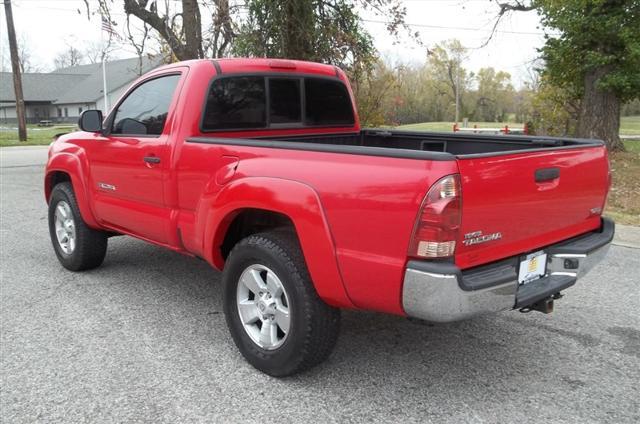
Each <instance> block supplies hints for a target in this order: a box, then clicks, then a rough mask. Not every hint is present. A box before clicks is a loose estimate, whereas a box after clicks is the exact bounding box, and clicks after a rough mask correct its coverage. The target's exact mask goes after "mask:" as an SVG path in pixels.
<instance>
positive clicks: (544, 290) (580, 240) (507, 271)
mask: <svg viewBox="0 0 640 424" xmlns="http://www.w3.org/2000/svg"><path fill="white" fill-rule="evenodd" d="M614 229H615V225H614V223H613V221H610V220H608V219H603V224H602V227H601V228H600V230H599V231H595V232H592V233H588V234H586V235H583V236H579V237H576V238H573V239H570V240H567V241H565V242H561V243H558V244H555V245H552V246H548V247H546V248H544V249H543V250H544V251H545V252H547V255H548V257H547V274H546V275H545V276H544V277H543V278H541V279H540V280H536V281H534V282H531V283H529V284H527V285H525V286H521V287H527V286H528V287H527V289H526V293H525V290H522V291H521V292H520V294H521V298H520V299H519V288H520V286H519V285H518V264H519V259H520V258H519V257H513V258H509V259H506V260H503V261H500V262H498V263H495V264H492V265H488V266H483V267H478V268H474V269H472V270H465V271H461V270H460V269H459V268H457V267H456V266H455V265H453V264H448V263H439V262H435V263H434V262H428V261H410V262H409V264H408V265H407V269H406V271H405V275H404V285H403V289H402V305H403V308H404V311H405V312H406V314H407V315H408V316H410V317H413V318H419V319H423V320H426V321H432V322H451V321H458V320H462V319H466V318H470V317H473V316H476V315H481V314H486V313H490V312H499V311H505V310H509V309H513V308H515V307H518V308H522V307H525V306H529V304H532V303H533V302H535V301H537V300H540V299H542V298H545V297H548V296H549V295H550V294H553V292H556V290H557V291H560V290H564V289H565V288H567V287H570V286H572V285H573V284H575V282H576V280H577V278H578V277H582V276H583V275H585V274H586V273H587V272H588V271H590V270H591V269H592V268H593V266H594V265H596V264H597V263H598V262H600V261H601V260H602V259H603V258H604V257H605V256H606V254H607V251H608V250H609V246H610V242H611V240H612V239H613V233H614ZM523 302H525V303H528V304H523Z"/></svg>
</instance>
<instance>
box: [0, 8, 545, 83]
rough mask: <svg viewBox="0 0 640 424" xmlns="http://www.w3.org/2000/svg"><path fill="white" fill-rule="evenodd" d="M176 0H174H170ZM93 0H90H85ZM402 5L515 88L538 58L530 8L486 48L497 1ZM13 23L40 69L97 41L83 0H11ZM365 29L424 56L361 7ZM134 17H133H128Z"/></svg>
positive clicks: (416, 60)
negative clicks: (70, 46) (509, 77)
mask: <svg viewBox="0 0 640 424" xmlns="http://www.w3.org/2000/svg"><path fill="white" fill-rule="evenodd" d="M171 1H175V0H171ZM89 2H90V3H92V4H95V3H96V1H95V0H89ZM403 3H404V5H405V7H406V8H407V16H406V22H407V23H408V24H409V26H410V28H411V30H412V31H419V32H420V37H421V40H422V42H423V43H424V44H425V45H426V46H433V45H435V44H437V43H439V42H441V41H444V40H447V39H452V38H457V39H459V40H460V41H461V42H462V44H463V45H464V46H465V47H467V48H468V49H469V50H468V54H467V57H466V59H465V62H464V64H463V66H464V67H466V68H468V69H470V70H472V71H477V70H478V69H480V68H482V67H488V66H493V67H494V68H496V69H500V70H504V71H507V72H509V73H510V74H511V75H512V80H513V82H514V85H515V86H516V87H519V86H521V85H522V83H523V82H524V81H526V80H527V79H528V72H527V69H529V68H530V66H531V62H532V61H533V60H535V58H536V57H537V55H538V54H537V50H536V49H537V48H539V47H541V46H542V45H543V44H544V36H543V32H542V30H541V29H540V19H539V17H538V16H537V15H536V13H535V12H522V13H516V14H513V15H511V16H510V17H509V18H508V19H504V20H503V21H502V22H501V23H500V26H499V27H498V31H497V32H496V33H495V34H494V36H493V38H492V39H491V41H490V42H489V43H488V45H487V46H486V47H481V45H482V44H483V43H484V42H485V41H486V40H487V38H488V37H489V34H490V33H491V27H492V26H493V22H494V20H495V16H496V13H497V6H496V4H495V3H494V2H492V1H490V0H403ZM12 5H13V15H14V22H15V26H16V33H17V36H18V39H19V40H21V39H22V40H24V41H25V42H26V44H27V45H28V49H29V51H30V54H31V61H32V62H33V63H35V64H36V65H37V66H38V67H39V68H40V69H41V70H42V71H49V70H51V69H52V67H53V60H54V58H55V56H56V55H57V54H58V53H60V52H61V51H63V50H64V49H65V44H73V45H74V46H76V47H79V48H80V49H82V48H83V47H87V46H89V45H99V43H100V19H99V17H96V16H93V17H92V18H91V20H88V19H87V16H86V13H84V12H83V13H78V10H80V11H84V2H83V1H82V0H12ZM361 16H362V18H363V19H364V25H365V28H366V29H367V30H368V31H369V32H370V34H371V35H372V36H373V39H374V43H375V45H376V48H377V49H378V50H379V51H380V53H381V55H382V56H383V57H384V58H385V59H386V60H388V61H390V62H392V63H396V64H397V63H405V64H416V65H417V64H420V63H424V61H425V60H426V56H425V52H424V49H423V48H420V47H419V46H418V45H417V44H416V43H415V42H412V41H411V40H410V38H409V37H408V36H406V35H401V37H400V40H396V44H394V40H393V38H392V37H390V36H389V35H388V33H387V32H386V29H385V24H384V21H385V17H384V16H377V15H375V14H374V13H372V12H367V11H363V12H361ZM112 17H113V19H114V20H115V21H116V23H117V28H120V29H122V28H123V26H124V10H123V9H122V1H120V0H116V1H114V10H113V13H112ZM134 21H135V18H133V19H132V22H134ZM0 34H2V36H1V37H2V38H0V50H1V53H2V55H1V57H2V58H3V59H2V60H3V61H5V63H3V64H4V65H5V67H7V66H9V65H10V64H8V63H6V61H7V60H8V57H9V54H8V41H7V31H6V17H5V14H4V7H1V8H0ZM114 54H115V55H116V56H118V57H130V56H133V55H134V50H133V49H132V48H131V47H121V48H118V50H117V51H116V52H115V53H114Z"/></svg>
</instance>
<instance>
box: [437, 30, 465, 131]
mask: <svg viewBox="0 0 640 424" xmlns="http://www.w3.org/2000/svg"><path fill="white" fill-rule="evenodd" d="M465 53H466V49H465V48H464V46H463V45H462V43H460V41H459V40H456V39H453V40H448V41H445V42H443V43H440V44H437V45H436V46H435V47H434V48H433V49H432V50H430V51H429V55H428V60H427V66H428V67H429V68H430V72H431V73H432V75H433V81H432V84H434V88H435V89H436V91H437V92H438V93H439V94H440V95H441V96H443V95H444V96H445V98H447V99H448V104H449V105H450V106H453V108H452V107H450V106H449V107H447V106H444V105H443V107H444V110H451V109H453V110H452V112H453V113H451V114H450V115H449V116H447V118H451V119H454V120H456V121H457V120H458V119H459V117H460V112H462V115H465V110H464V105H463V103H464V102H463V97H464V95H465V91H466V90H467V88H468V86H469V83H470V79H471V77H472V74H470V73H468V72H467V70H466V69H464V68H463V66H462V61H463V59H464V56H465Z"/></svg>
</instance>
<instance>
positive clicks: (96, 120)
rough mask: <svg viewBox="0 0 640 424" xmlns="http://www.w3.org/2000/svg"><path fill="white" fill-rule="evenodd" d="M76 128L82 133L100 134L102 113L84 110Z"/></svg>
mask: <svg viewBox="0 0 640 424" xmlns="http://www.w3.org/2000/svg"><path fill="white" fill-rule="evenodd" d="M78 126H79V127H80V129H81V130H82V131H87V132H94V133H95V132H101V131H102V112H101V111H99V110H93V109H89V110H85V111H84V112H82V114H81V115H80V119H78Z"/></svg>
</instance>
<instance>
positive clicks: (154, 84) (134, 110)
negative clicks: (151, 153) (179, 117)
mask: <svg viewBox="0 0 640 424" xmlns="http://www.w3.org/2000/svg"><path fill="white" fill-rule="evenodd" d="M179 80H180V75H166V76H163V77H160V78H155V79H152V80H149V81H146V82H144V83H142V84H140V85H139V86H138V87H136V88H135V89H134V90H133V91H132V92H130V93H129V94H128V95H127V97H126V98H125V99H124V100H123V101H122V103H120V105H119V106H118V110H117V111H116V114H115V118H114V120H113V127H112V130H111V133H112V134H131V135H160V134H162V131H163V129H164V124H165V121H166V120H167V115H168V113H169V106H170V105H171V99H173V93H174V92H175V90H176V86H177V85H178V81H179Z"/></svg>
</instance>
